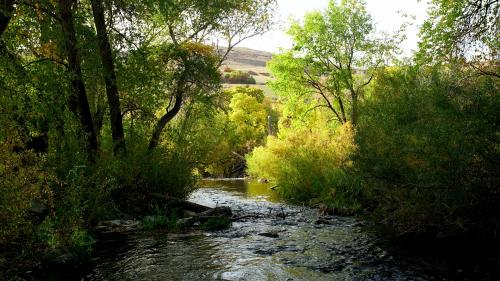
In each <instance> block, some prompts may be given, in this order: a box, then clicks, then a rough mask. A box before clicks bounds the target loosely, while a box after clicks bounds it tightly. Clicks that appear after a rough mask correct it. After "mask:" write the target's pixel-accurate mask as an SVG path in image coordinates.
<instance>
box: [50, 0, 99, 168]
mask: <svg viewBox="0 0 500 281" xmlns="http://www.w3.org/2000/svg"><path fill="white" fill-rule="evenodd" d="M75 6H76V1H72V0H59V13H60V22H61V26H62V30H63V36H64V43H65V44H64V46H65V52H66V56H67V58H68V70H69V74H70V80H71V90H72V94H71V96H70V98H69V101H68V104H69V109H70V110H71V111H72V112H73V113H74V114H75V115H76V116H77V117H78V119H79V121H80V124H81V126H82V130H83V132H84V133H85V134H86V136H85V137H84V138H85V142H86V149H87V153H88V154H89V157H90V159H91V160H92V158H93V157H94V154H95V153H96V152H97V149H98V144H97V135H96V132H95V129H94V123H93V121H92V114H91V113H90V106H89V101H88V98H87V92H86V90H85V83H84V80H83V76H82V68H81V58H80V54H79V50H78V42H77V38H76V33H75V26H74V19H73V9H74V7H75Z"/></svg>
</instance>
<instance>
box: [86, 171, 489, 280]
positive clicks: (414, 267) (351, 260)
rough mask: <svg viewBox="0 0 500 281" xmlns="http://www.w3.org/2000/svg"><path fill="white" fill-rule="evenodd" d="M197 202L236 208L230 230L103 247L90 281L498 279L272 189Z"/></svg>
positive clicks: (203, 194)
mask: <svg viewBox="0 0 500 281" xmlns="http://www.w3.org/2000/svg"><path fill="white" fill-rule="evenodd" d="M199 185H200V186H201V187H202V188H199V189H198V190H197V191H195V192H194V193H193V194H192V195H191V197H190V200H191V201H193V202H196V203H199V204H204V205H208V206H229V207H231V208H232V210H233V213H234V221H233V223H232V226H231V228H229V229H227V230H223V231H218V232H199V233H190V234H181V235H179V234H168V233H138V234H135V235H131V236H127V237H122V238H119V239H107V240H105V241H101V242H100V243H98V246H97V249H96V252H95V257H94V259H93V261H92V264H91V269H90V271H89V272H88V273H87V274H86V276H84V278H83V280H120V281H126V280H190V281H191V280H259V281H260V280H377V281H378V280H498V279H495V277H498V275H495V276H490V275H487V274H482V275H481V276H480V277H478V276H479V275H470V276H469V275H460V274H457V272H456V271H457V269H456V267H454V266H453V265H451V264H450V263H449V262H448V261H447V259H443V258H434V257H426V256H422V255H415V254H409V253H408V252H406V253H405V252H401V251H393V250H391V248H390V247H389V246H387V245H386V243H384V241H381V240H380V239H379V238H377V237H375V236H374V235H372V234H371V233H370V232H367V231H366V230H365V229H364V225H365V223H364V222H363V221H362V220H359V219H356V218H346V217H337V216H329V217H324V218H322V220H321V221H322V224H318V223H317V222H318V221H317V219H318V216H319V215H318V212H317V210H314V209H310V208H305V207H298V206H290V205H286V204H283V203H280V202H279V200H278V197H277V194H276V193H275V192H274V191H273V190H271V189H270V187H271V185H269V184H264V183H259V182H257V181H243V180H204V181H201V182H200V184H199Z"/></svg>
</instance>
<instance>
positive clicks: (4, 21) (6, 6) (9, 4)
mask: <svg viewBox="0 0 500 281" xmlns="http://www.w3.org/2000/svg"><path fill="white" fill-rule="evenodd" d="M13 12H14V0H0V37H2V34H3V33H4V32H5V30H6V29H7V26H8V25H9V21H10V19H11V18H12V13H13Z"/></svg>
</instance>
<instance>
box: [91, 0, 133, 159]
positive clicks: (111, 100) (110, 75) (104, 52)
mask: <svg viewBox="0 0 500 281" xmlns="http://www.w3.org/2000/svg"><path fill="white" fill-rule="evenodd" d="M91 3H92V12H93V15H94V22H95V26H96V29H97V41H98V42H99V55H100V56H101V62H102V65H103V68H104V81H105V83H106V95H107V98H108V105H109V111H110V117H111V135H112V138H113V145H114V149H113V150H114V153H115V155H116V154H120V153H125V137H124V133H123V119H122V111H121V106H120V97H119V95H118V86H117V82H116V73H115V64H114V62H113V55H112V53H111V44H110V43H109V38H108V33H107V31H106V22H105V20H104V7H103V4H102V1H101V0H91Z"/></svg>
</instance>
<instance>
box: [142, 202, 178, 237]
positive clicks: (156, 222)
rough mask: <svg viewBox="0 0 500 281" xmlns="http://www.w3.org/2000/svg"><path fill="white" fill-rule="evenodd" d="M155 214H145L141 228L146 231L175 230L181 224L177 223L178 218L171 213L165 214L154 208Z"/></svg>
mask: <svg viewBox="0 0 500 281" xmlns="http://www.w3.org/2000/svg"><path fill="white" fill-rule="evenodd" d="M155 210H156V211H155V214H154V215H152V216H147V217H145V218H144V219H143V220H142V229H143V230H146V231H152V230H159V229H161V230H168V231H171V232H176V231H179V230H180V229H181V225H180V224H179V219H178V218H177V216H176V215H175V213H172V214H171V215H170V216H167V215H165V214H164V212H162V211H161V210H160V209H158V208H156V209H155Z"/></svg>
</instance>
